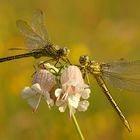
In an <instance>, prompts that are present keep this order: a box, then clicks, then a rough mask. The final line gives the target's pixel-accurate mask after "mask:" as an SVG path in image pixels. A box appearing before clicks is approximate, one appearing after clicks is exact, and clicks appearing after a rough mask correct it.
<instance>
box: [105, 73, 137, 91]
mask: <svg viewBox="0 0 140 140" xmlns="http://www.w3.org/2000/svg"><path fill="white" fill-rule="evenodd" d="M103 77H104V79H105V80H106V81H107V82H108V83H109V84H110V85H112V86H114V87H116V88H118V89H122V90H128V91H137V92H138V91H140V78H138V77H137V78H134V77H125V76H122V75H118V74H116V73H112V72H107V71H104V72H103Z"/></svg>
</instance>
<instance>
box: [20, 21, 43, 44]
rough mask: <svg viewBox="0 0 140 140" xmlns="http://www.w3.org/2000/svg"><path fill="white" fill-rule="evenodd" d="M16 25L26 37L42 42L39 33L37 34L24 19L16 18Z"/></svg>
mask: <svg viewBox="0 0 140 140" xmlns="http://www.w3.org/2000/svg"><path fill="white" fill-rule="evenodd" d="M17 27H18V29H19V31H20V32H21V33H22V34H23V35H25V36H26V37H27V38H30V39H33V40H37V41H39V42H44V41H43V40H42V39H41V37H40V36H39V35H37V34H36V33H35V32H34V31H33V29H32V28H31V27H30V26H29V25H28V23H27V22H26V21H23V20H18V21H17Z"/></svg>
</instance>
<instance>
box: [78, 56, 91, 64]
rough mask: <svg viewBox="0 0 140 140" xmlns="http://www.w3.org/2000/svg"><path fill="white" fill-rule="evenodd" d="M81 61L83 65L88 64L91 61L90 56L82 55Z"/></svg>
mask: <svg viewBox="0 0 140 140" xmlns="http://www.w3.org/2000/svg"><path fill="white" fill-rule="evenodd" d="M79 62H80V64H81V65H86V64H87V63H88V62H89V57H88V56H87V55H81V56H80V58H79Z"/></svg>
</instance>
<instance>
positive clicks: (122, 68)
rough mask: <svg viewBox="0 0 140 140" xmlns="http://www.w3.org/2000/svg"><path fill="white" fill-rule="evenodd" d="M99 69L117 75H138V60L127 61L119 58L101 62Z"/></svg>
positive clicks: (139, 69) (139, 62) (139, 70)
mask: <svg viewBox="0 0 140 140" xmlns="http://www.w3.org/2000/svg"><path fill="white" fill-rule="evenodd" d="M101 70H102V71H103V72H111V73H116V74H119V75H120V74H121V75H129V76H130V75H140V60H136V61H127V60H124V59H120V60H118V61H114V62H111V63H106V64H101Z"/></svg>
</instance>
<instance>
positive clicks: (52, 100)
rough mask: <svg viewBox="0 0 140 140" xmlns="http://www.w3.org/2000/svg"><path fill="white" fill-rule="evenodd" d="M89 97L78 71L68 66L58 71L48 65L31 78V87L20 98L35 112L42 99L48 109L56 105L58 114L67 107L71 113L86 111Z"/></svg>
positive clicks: (88, 90) (76, 68)
mask: <svg viewBox="0 0 140 140" xmlns="http://www.w3.org/2000/svg"><path fill="white" fill-rule="evenodd" d="M89 95H90V89H89V87H88V85H86V84H85V83H84V80H83V77H82V74H81V71H80V69H79V68H78V67H77V66H74V65H70V66H68V67H66V68H60V70H58V69H57V68H55V67H54V66H52V65H50V64H49V63H47V64H45V69H39V70H37V71H36V73H35V74H34V76H33V79H32V86H31V88H30V87H25V88H24V89H23V91H22V97H23V98H24V99H27V101H28V103H29V105H30V106H31V107H32V108H33V111H36V110H37V108H38V106H39V103H40V101H41V99H44V100H45V101H46V102H47V104H48V106H49V107H52V106H53V105H56V106H58V107H59V111H60V112H64V111H65V109H66V107H67V106H68V107H69V110H70V116H71V113H75V111H76V110H78V111H86V110H87V108H88V106H89V102H88V101H87V99H88V98H89Z"/></svg>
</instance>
